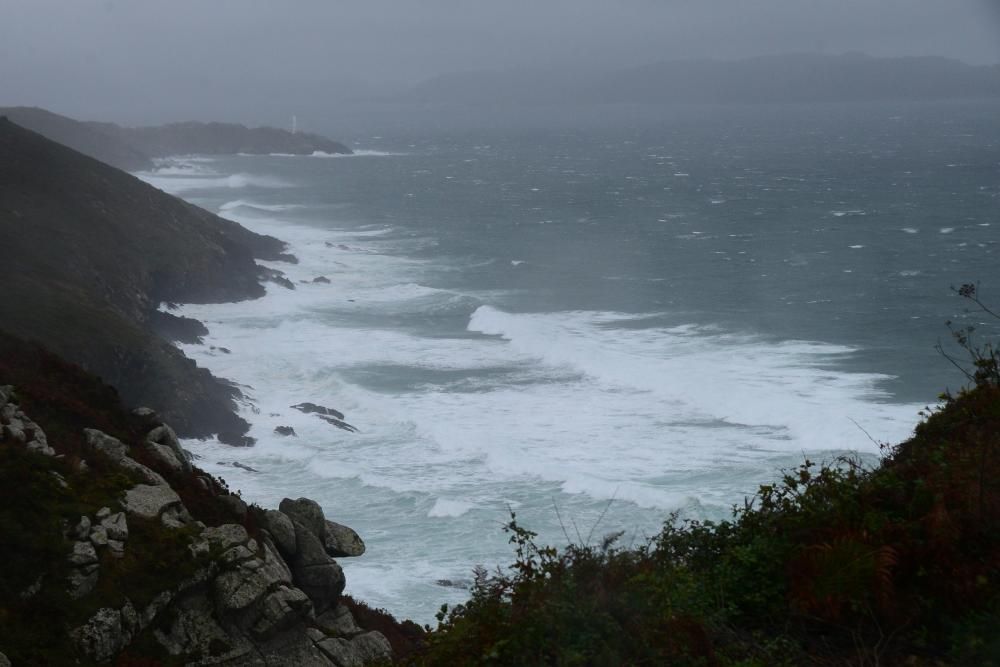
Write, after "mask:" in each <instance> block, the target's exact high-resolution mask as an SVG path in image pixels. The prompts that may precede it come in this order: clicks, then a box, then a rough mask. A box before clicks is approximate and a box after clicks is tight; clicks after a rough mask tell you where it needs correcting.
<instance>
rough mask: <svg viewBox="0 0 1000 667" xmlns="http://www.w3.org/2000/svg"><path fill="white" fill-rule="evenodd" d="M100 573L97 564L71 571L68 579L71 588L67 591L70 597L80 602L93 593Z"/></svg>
mask: <svg viewBox="0 0 1000 667" xmlns="http://www.w3.org/2000/svg"><path fill="white" fill-rule="evenodd" d="M98 573H99V568H98V566H97V563H94V564H93V565H88V566H86V567H81V568H77V569H75V570H71V571H70V573H69V577H68V579H69V586H68V589H67V590H68V592H69V596H70V597H71V598H73V599H74V600H78V599H80V598H82V597H83V596H84V595H87V594H89V593H90V592H91V591H93V590H94V587H95V586H97V579H98V576H99V574H98Z"/></svg>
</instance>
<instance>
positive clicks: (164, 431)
mask: <svg viewBox="0 0 1000 667" xmlns="http://www.w3.org/2000/svg"><path fill="white" fill-rule="evenodd" d="M146 442H149V443H153V444H156V445H163V446H165V447H168V448H169V449H170V450H171V451H172V452H173V454H174V456H175V457H176V459H177V460H178V461H179V462H180V464H181V467H182V468H183V470H184V472H191V462H190V461H189V460H188V458H187V455H186V454H185V453H184V448H183V447H181V443H180V441H179V440H178V439H177V434H176V433H174V429H172V428H170V427H169V426H167V425H166V424H162V425H161V426H157V427H156V428H154V429H153V430H152V431H150V432H149V433H147V434H146Z"/></svg>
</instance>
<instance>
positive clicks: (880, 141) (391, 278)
mask: <svg viewBox="0 0 1000 667" xmlns="http://www.w3.org/2000/svg"><path fill="white" fill-rule="evenodd" d="M996 111H997V108H996V105H993V106H990V105H988V104H941V105H910V106H899V105H897V106H893V105H841V106H826V107H804V106H803V107H798V108H796V109H786V110H784V111H780V112H778V111H776V110H774V109H770V110H762V109H758V110H756V111H747V110H744V111H737V110H730V111H726V112H716V113H714V114H706V115H704V116H702V117H700V118H697V119H695V118H692V117H689V118H687V119H686V120H679V121H673V122H659V123H657V122H648V121H647V122H643V123H637V124H634V125H632V126H630V127H627V128H622V127H618V128H616V129H610V128H611V127H612V126H613V125H615V124H614V123H613V122H609V123H608V124H607V126H605V127H590V128H588V129H587V130H586V131H583V130H581V129H579V128H578V129H573V128H571V127H565V126H563V127H558V128H555V129H548V130H545V131H542V130H535V131H531V130H526V129H522V130H518V131H491V132H482V131H480V132H466V133H457V132H455V133H438V134H435V135H426V134H410V135H400V136H384V137H382V136H380V137H377V138H376V137H359V138H357V139H356V141H355V144H356V145H357V146H358V147H359V148H361V149H363V150H361V151H359V152H358V154H357V155H355V156H352V157H340V158H336V159H324V158H323V156H309V157H289V156H263V157H250V156H237V157H232V158H219V159H209V158H203V157H201V158H198V157H195V158H178V159H174V160H171V161H170V162H169V163H165V164H163V165H162V166H161V168H160V169H158V170H157V171H156V172H153V173H149V174H142V175H141V176H142V177H143V178H145V179H146V180H148V181H149V182H151V183H153V184H154V185H156V186H157V187H160V188H163V189H165V190H167V191H170V192H174V193H177V194H179V195H180V196H182V197H184V198H185V199H188V200H190V201H193V202H194V203H196V204H199V205H201V206H205V207H207V208H209V209H210V210H216V211H219V212H220V214H222V215H224V216H225V217H228V218H231V219H234V220H237V221H239V222H240V223H242V224H244V225H245V226H247V227H249V228H250V229H253V230H254V231H258V232H262V233H267V234H272V235H274V236H276V237H278V238H281V239H283V240H285V241H287V242H288V243H289V246H290V250H291V252H292V253H294V254H295V255H296V256H297V257H298V258H299V260H300V261H299V263H298V264H296V265H288V264H278V263H275V264H269V266H272V267H273V268H278V269H280V270H282V271H284V272H285V273H286V274H287V276H288V278H289V279H291V280H292V281H293V282H294V283H296V289H295V290H294V291H293V290H287V289H285V288H282V287H280V286H278V285H275V284H269V285H268V287H267V290H268V293H267V295H266V296H265V297H264V298H262V299H259V300H255V301H248V302H241V303H236V304H222V305H198V306H195V305H187V306H183V307H182V308H181V310H180V311H179V312H180V314H183V315H187V316H191V317H196V318H198V319H200V320H202V321H203V322H205V324H206V325H207V326H208V328H209V329H210V332H211V333H210V335H209V336H207V337H206V340H205V344H204V345H187V346H183V348H184V351H185V352H186V353H187V354H188V355H189V356H191V357H192V358H194V359H195V360H196V361H197V362H198V363H199V365H202V366H205V367H208V368H209V369H211V370H212V372H213V373H215V374H216V375H219V376H221V377H226V378H230V379H232V380H233V381H235V382H236V383H238V384H239V385H240V386H241V388H242V389H243V390H244V392H245V393H246V395H247V398H248V401H247V403H246V404H245V406H244V407H243V413H244V416H245V417H246V418H247V419H248V420H249V421H251V423H252V424H253V428H252V430H251V433H250V434H251V435H252V436H254V437H255V438H257V439H258V444H257V445H256V446H255V447H252V448H246V449H241V448H231V447H227V446H224V445H220V444H218V443H215V442H211V441H210V442H204V443H199V442H193V443H189V446H190V448H191V449H192V450H193V451H194V452H196V453H197V454H199V455H201V456H202V457H203V458H202V460H200V461H199V465H201V466H202V467H203V468H205V469H206V470H208V471H209V472H211V473H213V474H219V475H222V476H224V477H225V478H226V479H227V480H228V481H229V483H230V486H231V487H232V488H237V489H241V490H242V492H243V496H244V498H246V499H248V500H252V501H256V502H259V503H260V504H262V505H265V506H273V505H276V504H277V503H278V502H279V501H280V500H281V498H283V497H285V496H292V497H299V496H308V497H311V498H315V499H316V500H317V501H319V502H320V503H321V504H322V505H323V507H324V509H325V510H326V513H327V515H328V516H329V517H330V518H332V519H333V520H335V521H339V522H342V523H345V524H348V525H350V526H352V527H354V528H355V529H357V530H358V532H359V533H360V534H361V535H362V536H363V537H364V539H365V541H366V542H367V544H368V547H369V551H368V553H367V554H366V555H365V556H364V557H362V558H360V559H357V560H351V559H345V560H343V561H342V564H343V566H344V568H345V570H346V572H347V577H348V592H350V593H352V594H355V595H357V596H358V597H360V598H362V599H364V600H366V601H368V602H369V603H371V604H374V605H376V606H385V607H387V608H388V609H389V610H390V611H392V612H393V613H395V614H397V615H399V616H404V617H410V618H413V619H415V620H417V621H419V622H430V621H431V620H432V618H433V613H434V612H435V611H436V610H437V608H438V607H439V606H440V604H441V603H442V602H452V603H453V602H457V601H461V600H462V599H464V598H465V597H466V596H467V591H465V590H464V589H462V588H461V587H455V586H443V585H441V584H440V581H441V580H448V581H450V582H452V583H458V584H462V583H463V582H467V581H468V580H469V579H470V578H471V571H472V568H473V566H474V565H476V564H483V565H486V566H488V567H491V566H494V565H496V564H502V563H506V562H508V561H509V560H510V551H509V547H508V545H507V540H506V536H505V535H504V534H503V532H502V531H501V529H500V527H501V525H502V523H503V522H504V521H506V520H507V518H508V508H510V509H514V510H515V511H517V513H518V518H519V521H522V522H523V523H524V524H525V525H527V526H528V527H530V528H532V529H534V530H537V531H538V532H539V533H540V535H541V539H542V540H543V541H546V542H551V543H565V541H566V540H567V539H573V540H581V541H585V540H587V539H588V538H589V539H591V540H594V539H597V538H599V537H600V536H602V535H603V534H605V533H608V532H612V531H616V530H624V531H625V537H624V538H623V539H625V540H626V542H628V541H641V540H642V539H644V537H645V536H649V535H652V534H654V533H655V532H657V530H658V527H659V526H660V525H661V523H662V521H664V520H665V519H666V518H667V516H668V514H669V513H670V512H672V511H679V512H680V513H681V515H682V516H689V517H711V518H721V517H724V516H726V515H727V513H728V511H729V508H730V506H731V505H732V504H733V503H738V502H741V500H742V498H743V496H744V495H745V494H748V493H752V492H753V490H754V489H755V487H756V485H757V484H759V483H761V482H766V481H769V480H773V479H774V478H775V476H776V475H777V474H778V471H779V469H781V468H784V467H791V466H795V465H797V464H798V463H800V462H801V461H802V459H803V457H804V456H808V457H809V458H811V459H813V460H829V459H831V458H833V457H835V456H837V455H840V454H842V453H845V452H847V451H856V452H859V453H861V455H862V456H864V457H869V458H870V457H873V456H874V455H875V454H876V453H877V447H876V445H875V444H874V443H873V442H872V441H871V440H869V437H868V435H866V433H865V432H864V431H867V432H868V433H869V434H871V435H872V436H873V437H874V438H876V439H877V440H880V441H898V440H899V439H902V438H905V437H906V436H907V434H908V433H909V432H910V430H911V429H912V427H913V425H914V424H915V422H916V419H917V412H918V410H919V409H920V408H922V407H923V406H924V405H926V404H928V403H932V402H933V401H934V397H935V396H936V395H937V393H938V392H940V391H941V390H942V389H943V388H944V387H945V386H946V385H949V384H950V385H951V386H952V387H955V386H956V384H957V383H958V382H959V378H956V377H955V374H954V372H953V371H952V370H951V369H950V368H949V367H948V365H947V363H946V362H944V361H943V360H941V359H940V358H938V357H937V355H936V353H935V352H934V350H933V346H934V343H935V341H936V340H937V339H938V338H940V337H942V336H943V334H945V333H946V331H945V330H944V328H943V322H944V321H945V320H946V319H950V318H953V317H954V316H955V315H956V312H955V311H956V310H960V309H961V304H958V303H956V300H955V299H953V298H951V296H950V293H949V291H948V286H949V285H950V284H958V283H961V282H967V281H973V280H976V279H980V280H982V281H983V282H984V284H987V285H988V284H992V283H995V282H996V278H1000V275H998V272H997V269H996V259H997V258H996V252H997V243H996V225H997V224H1000V221H998V220H996V219H995V217H996V215H995V212H996V210H997V208H996V204H997V197H998V194H1000V180H998V178H997V177H998V175H1000V163H998V159H997V146H998V142H1000V130H998V129H997V127H996V125H995V122H993V121H992V119H993V118H995V115H994V114H995V112H996ZM320 276H322V277H325V278H327V279H328V280H329V281H330V282H329V283H325V282H313V281H314V280H315V279H316V278H318V277H320ZM221 348H226V350H228V352H226V351H223V350H222V349H221ZM303 401H311V402H315V403H319V404H322V405H326V406H329V407H332V408H336V409H338V410H340V411H342V412H343V413H345V415H346V421H348V422H349V423H351V424H353V425H354V426H356V427H357V428H358V429H359V432H358V433H347V432H345V431H341V430H338V429H336V428H334V427H332V426H330V425H329V424H327V423H325V422H323V421H321V420H320V419H317V418H316V417H315V416H312V415H306V414H302V413H300V412H298V411H296V410H293V409H291V408H290V407H289V406H291V405H294V404H296V403H300V402H303ZM279 425H286V426H292V427H293V428H294V429H295V431H296V433H297V437H291V438H283V437H280V436H277V435H275V434H274V432H273V430H274V428H275V427H276V426H279ZM859 426H860V427H861V428H859ZM862 428H863V429H864V431H863V430H862ZM233 462H240V463H242V464H244V465H247V466H250V467H252V468H254V469H255V470H257V472H249V471H247V470H245V469H241V468H235V467H233V466H232V463H233Z"/></svg>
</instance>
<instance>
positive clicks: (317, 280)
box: [313, 276, 330, 285]
mask: <svg viewBox="0 0 1000 667" xmlns="http://www.w3.org/2000/svg"><path fill="white" fill-rule="evenodd" d="M313 282H314V283H323V284H326V285H329V284H330V279H329V278H327V277H326V276H317V277H315V278H313Z"/></svg>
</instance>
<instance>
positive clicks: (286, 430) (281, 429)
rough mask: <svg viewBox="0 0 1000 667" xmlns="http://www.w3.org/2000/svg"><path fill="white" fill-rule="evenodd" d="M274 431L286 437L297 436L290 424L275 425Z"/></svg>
mask: <svg viewBox="0 0 1000 667" xmlns="http://www.w3.org/2000/svg"><path fill="white" fill-rule="evenodd" d="M274 432H275V433H276V434H278V435H283V436H285V437H288V436H293V437H297V436H298V434H297V433H296V432H295V429H294V428H292V427H291V426H275V427H274Z"/></svg>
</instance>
